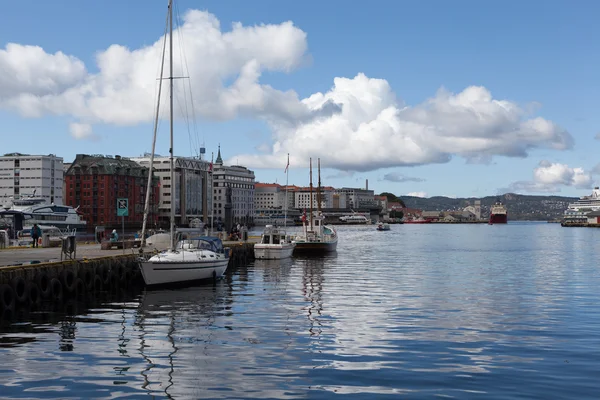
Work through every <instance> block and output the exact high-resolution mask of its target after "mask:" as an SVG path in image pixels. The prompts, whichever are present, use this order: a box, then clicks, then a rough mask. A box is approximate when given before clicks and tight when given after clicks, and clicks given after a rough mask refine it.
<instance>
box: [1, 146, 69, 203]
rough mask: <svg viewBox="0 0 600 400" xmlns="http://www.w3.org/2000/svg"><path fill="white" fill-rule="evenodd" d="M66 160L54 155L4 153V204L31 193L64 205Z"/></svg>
mask: <svg viewBox="0 0 600 400" xmlns="http://www.w3.org/2000/svg"><path fill="white" fill-rule="evenodd" d="M63 178H64V174H63V159H62V158H61V157H56V156H55V155H54V154H49V155H47V156H39V155H38V156H35V155H28V154H20V153H10V154H5V155H3V156H0V205H9V204H10V202H11V198H12V199H20V198H23V197H27V196H32V195H35V197H43V198H44V199H46V200H47V201H48V202H49V203H54V204H56V205H61V204H63Z"/></svg>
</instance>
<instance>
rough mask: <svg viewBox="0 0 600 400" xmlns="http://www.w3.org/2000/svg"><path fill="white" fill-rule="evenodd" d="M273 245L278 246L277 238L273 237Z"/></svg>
mask: <svg viewBox="0 0 600 400" xmlns="http://www.w3.org/2000/svg"><path fill="white" fill-rule="evenodd" d="M273 244H279V236H273Z"/></svg>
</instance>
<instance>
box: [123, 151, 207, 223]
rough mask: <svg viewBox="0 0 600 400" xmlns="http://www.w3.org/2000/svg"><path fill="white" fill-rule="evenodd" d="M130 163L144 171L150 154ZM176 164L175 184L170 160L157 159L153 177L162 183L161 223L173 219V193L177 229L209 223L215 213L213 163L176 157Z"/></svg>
mask: <svg viewBox="0 0 600 400" xmlns="http://www.w3.org/2000/svg"><path fill="white" fill-rule="evenodd" d="M130 159H131V160H132V161H135V162H136V163H138V164H140V165H142V166H144V167H148V166H149V164H150V154H146V155H144V157H131V158H130ZM173 162H174V164H175V174H174V179H175V182H171V168H170V160H169V157H164V156H159V155H155V156H154V162H153V167H154V172H153V174H154V176H157V177H158V178H159V179H160V189H159V193H160V195H159V196H160V200H159V205H158V213H159V218H160V219H161V220H162V221H168V219H169V218H170V215H171V192H173V201H174V203H175V224H176V225H179V226H187V225H188V224H189V222H190V220H191V219H194V218H200V220H202V221H203V222H206V223H209V218H210V210H211V209H212V201H211V196H210V192H211V179H210V173H209V170H210V162H209V161H206V160H201V159H198V158H189V157H173ZM205 217H206V219H205Z"/></svg>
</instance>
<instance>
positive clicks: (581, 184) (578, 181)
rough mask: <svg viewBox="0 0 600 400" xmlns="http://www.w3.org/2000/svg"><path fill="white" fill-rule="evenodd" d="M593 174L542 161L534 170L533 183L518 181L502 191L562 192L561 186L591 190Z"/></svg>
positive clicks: (581, 169)
mask: <svg viewBox="0 0 600 400" xmlns="http://www.w3.org/2000/svg"><path fill="white" fill-rule="evenodd" d="M592 181H593V179H592V174H591V173H590V172H586V171H585V170H584V169H583V168H571V167H569V166H568V165H566V164H560V163H551V162H549V161H546V160H542V161H540V163H539V166H538V167H537V168H535V169H534V170H533V180H532V181H517V182H513V183H512V184H510V186H509V187H508V188H504V189H502V191H508V192H520V191H521V192H545V193H551V192H560V188H561V186H572V187H575V188H578V189H589V188H590V187H591V186H592Z"/></svg>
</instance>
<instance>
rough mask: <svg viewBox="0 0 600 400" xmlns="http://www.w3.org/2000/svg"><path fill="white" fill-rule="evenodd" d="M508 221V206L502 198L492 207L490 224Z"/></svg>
mask: <svg viewBox="0 0 600 400" xmlns="http://www.w3.org/2000/svg"><path fill="white" fill-rule="evenodd" d="M507 222H508V214H507V212H506V206H505V205H504V204H502V202H501V201H500V200H498V201H496V203H495V204H494V205H492V207H491V208H490V222H489V223H490V224H506V223H507Z"/></svg>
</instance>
